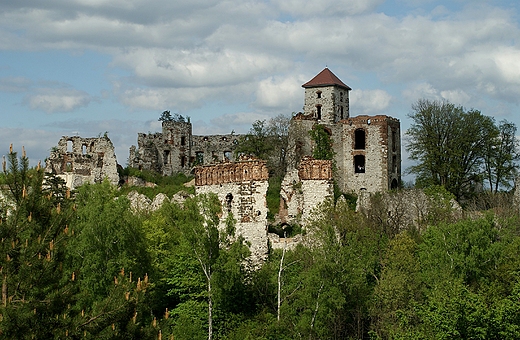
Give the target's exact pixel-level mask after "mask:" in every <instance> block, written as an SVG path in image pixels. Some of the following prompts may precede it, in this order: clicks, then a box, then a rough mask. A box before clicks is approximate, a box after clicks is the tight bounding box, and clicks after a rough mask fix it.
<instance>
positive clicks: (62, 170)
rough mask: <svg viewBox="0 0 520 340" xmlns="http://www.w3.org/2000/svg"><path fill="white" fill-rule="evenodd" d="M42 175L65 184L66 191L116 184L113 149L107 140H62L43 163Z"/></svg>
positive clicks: (117, 175)
mask: <svg viewBox="0 0 520 340" xmlns="http://www.w3.org/2000/svg"><path fill="white" fill-rule="evenodd" d="M45 172H48V173H53V174H56V175H57V176H58V177H61V178H63V179H64V180H65V182H66V185H67V187H68V188H70V189H74V188H77V187H78V186H80V185H82V184H85V183H99V182H101V181H103V180H104V179H107V180H108V181H109V182H111V183H112V184H117V183H118V182H119V174H118V173H117V160H116V154H115V152H114V145H113V144H112V142H111V141H110V139H109V138H108V137H107V136H104V137H98V138H81V137H78V136H75V137H67V136H63V137H62V138H61V139H60V140H59V142H58V145H57V146H56V147H54V148H53V149H52V150H51V153H50V156H49V158H48V159H47V160H46V164H45Z"/></svg>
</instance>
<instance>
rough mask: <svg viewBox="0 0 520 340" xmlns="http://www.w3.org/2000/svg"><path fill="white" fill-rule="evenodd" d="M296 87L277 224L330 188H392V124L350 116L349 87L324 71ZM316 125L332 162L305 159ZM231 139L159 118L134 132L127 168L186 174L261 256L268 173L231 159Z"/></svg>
mask: <svg viewBox="0 0 520 340" xmlns="http://www.w3.org/2000/svg"><path fill="white" fill-rule="evenodd" d="M302 87H303V88H304V89H305V99H304V112H300V113H298V114H296V115H295V116H294V117H293V118H292V120H291V124H290V128H289V145H288V148H287V150H286V154H287V159H288V160H289V164H288V167H287V171H286V175H285V178H284V179H283V181H282V189H281V194H280V195H281V206H280V214H279V220H280V221H281V223H288V224H292V223H299V224H302V225H305V224H306V223H307V222H308V221H309V220H310V219H311V218H312V210H313V208H315V207H316V206H317V205H318V204H319V203H321V202H323V201H324V200H326V199H327V197H330V196H331V195H332V194H333V183H336V185H337V186H338V188H339V189H340V190H341V191H342V192H349V193H355V194H360V193H373V192H383V191H387V190H389V189H392V188H397V187H398V186H399V185H400V181H401V130H400V122H399V120H398V119H395V118H392V117H389V116H385V115H376V116H356V117H351V116H350V100H349V91H350V90H351V88H350V87H349V86H348V85H346V84H345V83H343V82H342V81H341V80H340V79H339V78H338V77H336V75H334V74H333V73H332V72H331V71H330V70H329V69H328V68H325V69H324V70H323V71H321V72H320V73H319V74H318V75H316V76H315V77H314V78H312V79H311V80H310V81H309V82H307V83H305V84H303V85H302ZM318 125H321V126H323V128H324V130H325V131H326V133H328V134H329V136H330V139H331V140H332V145H331V148H332V151H333V153H334V159H333V160H314V159H312V157H311V156H312V154H313V149H314V148H315V147H316V145H315V142H314V140H313V139H312V138H311V136H310V134H309V131H311V130H313V129H315V128H316V127H317V126H318ZM239 137H240V136H239V135H234V134H228V135H212V136H194V135H193V134H192V125H191V123H190V122H189V121H187V122H185V121H164V122H163V124H162V132H160V133H154V134H148V135H147V134H142V133H140V134H139V135H138V138H137V147H135V146H132V147H131V148H130V158H129V165H130V166H132V167H134V168H138V169H142V170H153V171H157V172H159V173H162V174H163V175H172V174H175V173H178V172H183V173H190V172H192V170H193V169H194V170H193V171H194V173H195V182H196V191H197V193H205V192H214V193H216V194H217V195H218V197H219V199H220V201H221V202H222V207H223V211H224V214H225V215H226V214H228V213H232V214H233V216H234V217H235V218H236V219H237V230H238V232H239V233H241V234H242V235H243V236H244V237H245V238H246V239H247V240H249V241H250V242H251V245H252V250H253V254H256V255H255V256H257V257H262V256H265V251H267V231H266V224H267V220H266V217H267V205H266V198H265V196H266V192H267V185H268V182H267V176H268V175H267V174H268V172H267V168H266V167H265V162H263V161H260V160H252V159H250V160H246V161H236V160H235V158H234V157H235V155H234V150H235V149H236V146H237V144H238V143H239ZM226 216H227V215H226ZM224 217H225V216H224Z"/></svg>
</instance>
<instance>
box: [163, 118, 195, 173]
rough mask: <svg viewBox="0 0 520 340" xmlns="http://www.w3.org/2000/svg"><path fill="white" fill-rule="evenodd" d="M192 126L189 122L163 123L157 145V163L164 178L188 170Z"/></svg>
mask: <svg viewBox="0 0 520 340" xmlns="http://www.w3.org/2000/svg"><path fill="white" fill-rule="evenodd" d="M191 131H192V126H191V123H189V122H163V124H162V138H163V141H162V142H161V141H159V143H158V144H157V149H158V153H157V156H158V163H159V164H160V165H161V172H162V174H163V175H165V176H170V175H173V174H175V173H177V172H183V171H184V172H186V171H188V170H189V169H190V167H189V158H190V155H191V150H190V147H191V142H190V141H191V135H192V132H191Z"/></svg>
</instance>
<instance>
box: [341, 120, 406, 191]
mask: <svg viewBox="0 0 520 340" xmlns="http://www.w3.org/2000/svg"><path fill="white" fill-rule="evenodd" d="M338 127H339V129H336V130H335V136H334V140H335V151H336V164H337V176H336V180H337V183H338V185H339V187H340V188H341V190H342V191H344V192H355V193H359V192H360V191H368V192H380V191H386V190H388V189H390V188H392V187H397V186H398V183H399V182H400V180H401V178H400V174H401V146H400V126H399V121H398V120H397V119H394V118H391V117H388V116H383V115H381V116H357V117H353V118H349V119H347V120H343V121H341V122H340V124H338ZM338 143H339V145H338Z"/></svg>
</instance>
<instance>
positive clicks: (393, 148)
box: [392, 130, 397, 152]
mask: <svg viewBox="0 0 520 340" xmlns="http://www.w3.org/2000/svg"><path fill="white" fill-rule="evenodd" d="M396 149H397V133H396V131H395V130H392V151H393V152H395V150H396Z"/></svg>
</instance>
